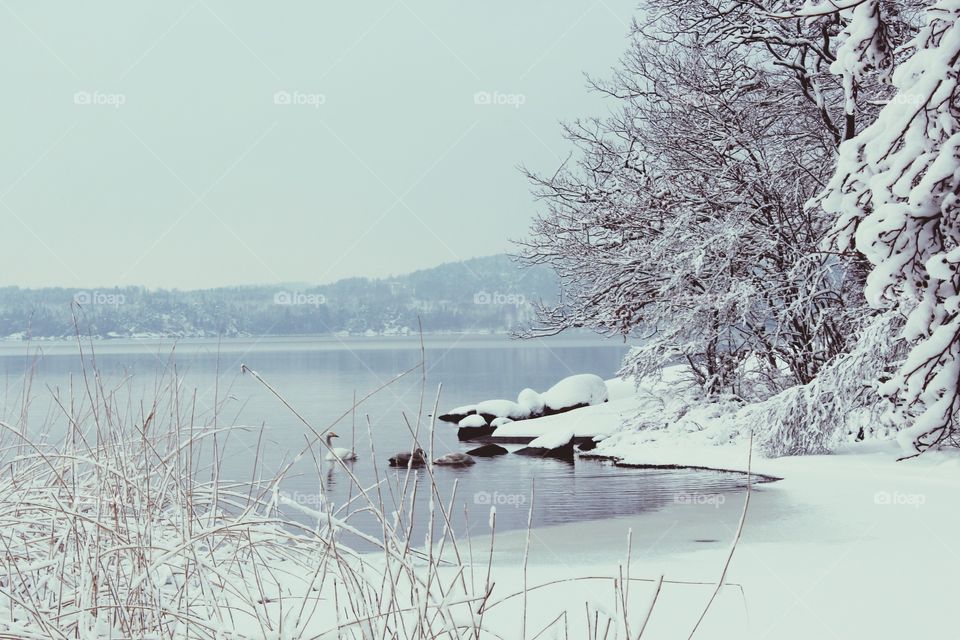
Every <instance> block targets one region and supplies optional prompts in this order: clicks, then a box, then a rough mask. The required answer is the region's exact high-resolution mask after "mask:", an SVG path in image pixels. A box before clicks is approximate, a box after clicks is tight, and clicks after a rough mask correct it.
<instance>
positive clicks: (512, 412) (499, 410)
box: [476, 400, 530, 419]
mask: <svg viewBox="0 0 960 640" xmlns="http://www.w3.org/2000/svg"><path fill="white" fill-rule="evenodd" d="M476 410H477V413H483V414H486V415H492V416H496V417H498V418H513V419H516V418H525V417H526V416H528V415H530V414H529V412H526V411H524V410H523V408H522V407H521V406H520V405H519V404H517V403H516V402H513V401H512V400H485V401H483V402H480V403H478V404H477V405H476Z"/></svg>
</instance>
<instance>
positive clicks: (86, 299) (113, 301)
mask: <svg viewBox="0 0 960 640" xmlns="http://www.w3.org/2000/svg"><path fill="white" fill-rule="evenodd" d="M73 301H74V302H76V303H77V304H79V305H81V306H93V305H104V306H109V307H119V306H120V305H122V304H126V302H127V297H126V296H125V295H123V294H122V293H108V292H106V291H77V292H76V293H74V294H73Z"/></svg>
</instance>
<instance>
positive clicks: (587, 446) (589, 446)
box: [577, 440, 597, 451]
mask: <svg viewBox="0 0 960 640" xmlns="http://www.w3.org/2000/svg"><path fill="white" fill-rule="evenodd" d="M577 448H578V449H580V451H593V450H594V449H596V448H597V441H596V440H587V441H586V442H581V443H580V446H578V447H577Z"/></svg>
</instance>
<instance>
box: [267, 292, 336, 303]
mask: <svg viewBox="0 0 960 640" xmlns="http://www.w3.org/2000/svg"><path fill="white" fill-rule="evenodd" d="M273 304H282V305H308V306H314V307H319V306H320V305H322V304H327V297H326V296H325V295H323V294H322V293H301V292H300V291H277V292H276V293H275V294H273Z"/></svg>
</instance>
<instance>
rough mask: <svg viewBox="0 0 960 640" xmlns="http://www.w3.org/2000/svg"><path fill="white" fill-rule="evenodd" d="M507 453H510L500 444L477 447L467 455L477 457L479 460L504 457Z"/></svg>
mask: <svg viewBox="0 0 960 640" xmlns="http://www.w3.org/2000/svg"><path fill="white" fill-rule="evenodd" d="M506 453H509V452H508V451H507V450H506V449H504V448H503V447H501V446H500V445H498V444H493V443H491V444H485V445H482V446H479V447H477V448H476V449H471V450H470V451H467V455H471V456H475V457H477V458H491V457H493V456H502V455H504V454H506Z"/></svg>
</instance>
